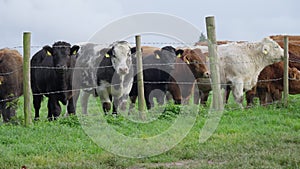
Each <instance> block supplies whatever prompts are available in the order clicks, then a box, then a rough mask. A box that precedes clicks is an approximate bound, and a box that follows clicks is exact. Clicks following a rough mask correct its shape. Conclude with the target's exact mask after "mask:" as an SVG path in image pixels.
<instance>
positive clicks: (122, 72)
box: [119, 67, 129, 75]
mask: <svg viewBox="0 0 300 169" xmlns="http://www.w3.org/2000/svg"><path fill="white" fill-rule="evenodd" d="M128 73H129V69H128V67H122V68H121V67H120V68H119V74H123V75H125V74H128Z"/></svg>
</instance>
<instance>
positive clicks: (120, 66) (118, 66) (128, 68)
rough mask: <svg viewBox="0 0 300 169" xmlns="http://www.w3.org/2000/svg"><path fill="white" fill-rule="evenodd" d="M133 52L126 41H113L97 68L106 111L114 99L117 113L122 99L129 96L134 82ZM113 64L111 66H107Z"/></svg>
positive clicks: (98, 81) (114, 107)
mask: <svg viewBox="0 0 300 169" xmlns="http://www.w3.org/2000/svg"><path fill="white" fill-rule="evenodd" d="M132 53H135V48H131V47H130V45H129V43H128V42H126V41H118V42H116V43H113V44H112V45H111V47H110V49H109V50H108V51H107V52H106V54H105V56H104V58H103V59H102V60H101V62H100V64H99V67H102V66H104V67H106V68H105V69H101V68H100V69H98V70H97V85H98V86H99V87H98V88H97V93H98V94H99V96H100V99H101V102H102V107H103V110H104V113H107V112H108V111H110V108H111V101H112V99H113V114H117V108H118V106H119V104H120V101H124V100H121V99H124V98H127V96H128V95H129V92H130V90H131V88H132V83H133V67H132ZM107 66H111V67H107Z"/></svg>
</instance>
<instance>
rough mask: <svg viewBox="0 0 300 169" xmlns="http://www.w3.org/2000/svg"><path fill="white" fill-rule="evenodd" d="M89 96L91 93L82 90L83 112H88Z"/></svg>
mask: <svg viewBox="0 0 300 169" xmlns="http://www.w3.org/2000/svg"><path fill="white" fill-rule="evenodd" d="M89 97H90V94H89V93H87V92H82V94H81V100H80V102H81V111H82V114H87V107H88V101H89Z"/></svg>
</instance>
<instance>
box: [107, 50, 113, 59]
mask: <svg viewBox="0 0 300 169" xmlns="http://www.w3.org/2000/svg"><path fill="white" fill-rule="evenodd" d="M112 50H113V49H112V48H111V49H109V50H108V51H107V52H106V53H105V57H106V58H109V57H110V56H112Z"/></svg>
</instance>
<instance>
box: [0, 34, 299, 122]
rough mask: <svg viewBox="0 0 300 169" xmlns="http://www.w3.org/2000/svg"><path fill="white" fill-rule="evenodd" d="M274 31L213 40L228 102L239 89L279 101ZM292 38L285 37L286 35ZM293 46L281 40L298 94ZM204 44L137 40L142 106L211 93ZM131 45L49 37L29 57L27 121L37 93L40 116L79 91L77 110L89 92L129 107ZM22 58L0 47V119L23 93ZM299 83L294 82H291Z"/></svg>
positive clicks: (107, 103)
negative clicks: (255, 37)
mask: <svg viewBox="0 0 300 169" xmlns="http://www.w3.org/2000/svg"><path fill="white" fill-rule="evenodd" d="M282 39H283V37H282V36H271V37H266V38H264V39H263V40H262V41H260V42H254V43H250V42H241V43H237V42H231V43H226V44H222V45H218V57H219V68H220V78H221V79H220V80H221V87H222V88H224V89H225V96H224V97H225V99H226V102H227V100H228V96H229V93H230V91H232V94H233V97H234V100H235V101H236V102H237V103H238V104H239V105H240V106H241V107H242V101H243V94H244V91H245V92H246V100H247V106H251V105H252V104H253V98H254V97H259V99H260V103H261V104H262V105H264V104H267V103H269V102H272V101H276V100H280V99H281V93H282V91H283V80H282V77H283V62H282V60H283V55H284V52H283V49H282V46H283V43H282ZM291 42H292V41H291ZM299 49H300V46H299V44H296V42H295V43H290V44H289V56H290V58H289V60H290V62H289V91H290V94H298V93H300V81H299V80H300V72H299V71H298V69H299V70H300V52H299V51H300V50H299ZM207 56H208V50H207V46H198V45H195V46H194V47H192V48H174V47H172V46H165V47H162V48H157V47H150V46H143V47H142V57H143V58H142V60H143V67H144V69H143V75H144V89H145V91H144V94H145V100H146V106H147V108H148V109H150V108H151V107H152V106H153V105H154V103H153V99H154V98H156V99H157V102H158V103H159V104H163V103H164V101H165V99H172V100H173V101H174V103H175V104H186V103H188V102H189V99H190V97H191V95H194V103H195V104H199V103H201V104H206V101H207V99H208V96H209V92H210V91H211V83H210V82H211V81H210V71H209V59H208V57H207ZM137 73H138V72H137V69H136V48H135V47H131V45H130V44H129V43H128V42H126V41H117V42H114V43H112V44H111V45H110V46H103V45H100V44H93V43H80V44H77V45H73V46H72V45H71V44H69V43H67V42H62V41H59V42H56V43H54V44H53V45H52V46H44V47H43V48H42V49H41V50H40V51H38V52H37V53H36V54H34V56H33V57H32V58H31V89H32V94H33V106H34V110H35V119H39V110H40V107H41V102H42V100H43V97H44V96H46V97H48V105H47V107H48V119H49V120H52V119H56V118H57V117H59V115H60V113H61V106H60V103H62V104H63V105H67V112H68V114H75V112H76V103H77V100H78V99H79V95H80V92H81V97H80V98H81V107H82V113H83V114H87V112H88V111H87V108H88V107H87V105H88V99H89V96H90V95H93V96H94V97H100V100H101V102H102V108H103V111H104V113H105V114H107V113H108V112H110V111H111V107H112V113H114V114H116V113H117V112H118V108H121V109H125V108H126V105H127V100H128V99H130V101H131V105H130V108H133V107H134V106H135V103H136V98H137V96H138V86H137V84H138V81H137ZM22 76H23V74H22V56H21V55H20V54H19V53H18V52H17V51H16V50H11V49H7V48H5V49H1V50H0V111H1V114H2V117H3V121H4V122H8V121H9V120H10V119H11V117H12V116H14V115H15V108H16V106H14V104H12V103H11V102H12V100H15V99H16V98H18V97H19V96H21V95H22V94H23V89H22V88H23V84H22V83H23V77H22ZM298 84H299V85H298Z"/></svg>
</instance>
